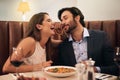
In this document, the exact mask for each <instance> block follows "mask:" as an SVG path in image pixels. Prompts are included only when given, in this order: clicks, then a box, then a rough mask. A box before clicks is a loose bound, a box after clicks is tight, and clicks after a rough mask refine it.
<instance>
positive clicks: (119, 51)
mask: <svg viewBox="0 0 120 80" xmlns="http://www.w3.org/2000/svg"><path fill="white" fill-rule="evenodd" d="M114 61H115V63H116V65H117V66H118V69H119V73H118V77H117V78H118V80H120V47H116V53H115V57H114Z"/></svg>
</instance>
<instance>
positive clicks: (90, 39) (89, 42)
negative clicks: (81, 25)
mask: <svg viewBox="0 0 120 80" xmlns="http://www.w3.org/2000/svg"><path fill="white" fill-rule="evenodd" d="M88 32H89V34H90V36H89V37H88V38H87V50H88V51H87V53H88V59H89V58H91V57H92V50H93V44H94V39H93V38H94V37H93V34H92V31H90V30H88Z"/></svg>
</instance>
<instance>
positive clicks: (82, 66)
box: [75, 63, 85, 80]
mask: <svg viewBox="0 0 120 80" xmlns="http://www.w3.org/2000/svg"><path fill="white" fill-rule="evenodd" d="M75 67H76V69H77V73H78V80H83V74H84V72H85V64H83V63H77V64H76V65H75Z"/></svg>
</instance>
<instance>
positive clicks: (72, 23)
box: [67, 20, 77, 33]
mask: <svg viewBox="0 0 120 80" xmlns="http://www.w3.org/2000/svg"><path fill="white" fill-rule="evenodd" d="M70 23H71V24H70V25H69V29H68V30H67V33H72V31H73V30H74V29H75V28H76V27H77V25H76V21H75V20H73V21H71V22H70Z"/></svg>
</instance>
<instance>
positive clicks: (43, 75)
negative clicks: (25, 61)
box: [0, 66, 117, 80]
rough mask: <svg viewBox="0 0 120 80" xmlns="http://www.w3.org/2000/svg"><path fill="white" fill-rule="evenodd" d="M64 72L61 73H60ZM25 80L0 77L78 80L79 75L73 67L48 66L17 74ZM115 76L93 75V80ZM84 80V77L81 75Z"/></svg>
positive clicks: (32, 79) (114, 79) (11, 74)
mask: <svg viewBox="0 0 120 80" xmlns="http://www.w3.org/2000/svg"><path fill="white" fill-rule="evenodd" d="M62 71H64V72H63V73H61V72H62ZM19 75H20V76H23V77H26V78H27V79H18V77H19V76H18V75H16V73H9V74H6V75H1V76H0V80H79V79H80V78H79V75H78V72H77V69H76V68H75V67H70V66H50V67H46V68H44V70H43V71H34V72H25V73H19ZM116 78H117V77H116V76H113V75H109V74H102V73H95V80H116ZM83 80H85V75H83Z"/></svg>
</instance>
